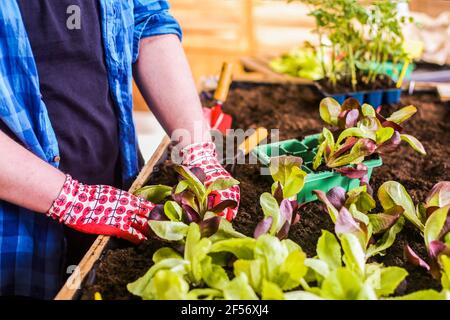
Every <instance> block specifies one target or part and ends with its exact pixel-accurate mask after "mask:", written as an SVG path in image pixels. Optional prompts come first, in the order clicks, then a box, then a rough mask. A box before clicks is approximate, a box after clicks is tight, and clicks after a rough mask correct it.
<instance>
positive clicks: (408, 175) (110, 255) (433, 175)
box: [83, 83, 450, 299]
mask: <svg viewBox="0 0 450 320" xmlns="http://www.w3.org/2000/svg"><path fill="white" fill-rule="evenodd" d="M320 98H321V97H320V95H319V94H318V92H317V90H316V89H315V88H314V87H309V86H297V85H283V86H282V85H250V84H245V83H244V84H241V83H238V84H235V85H234V86H233V89H232V90H231V92H230V96H229V99H228V102H227V103H226V104H225V106H224V109H225V111H226V112H228V113H230V114H231V115H232V116H233V118H234V125H235V126H236V127H240V128H250V127H253V128H255V127H258V126H265V127H266V128H268V129H273V128H279V129H280V138H281V139H286V138H294V137H303V136H305V135H308V134H313V133H317V132H319V131H320V129H321V128H322V126H323V123H322V121H321V120H320V118H319V113H318V102H319V101H320ZM408 104H414V105H416V106H417V107H418V109H419V111H418V114H417V115H416V116H415V117H413V119H411V120H410V121H409V122H408V123H407V124H406V126H405V127H406V128H405V130H406V131H405V132H408V133H410V134H412V135H414V136H416V137H417V138H418V139H420V140H421V141H422V143H423V144H424V146H425V148H426V149H427V152H428V154H427V156H420V155H419V154H417V153H415V152H414V151H413V150H412V149H411V148H409V147H408V146H406V145H403V144H402V146H401V147H400V148H399V150H398V152H397V153H395V154H391V155H389V156H384V157H383V162H384V165H383V166H381V167H379V168H376V169H374V172H373V175H372V180H371V184H372V186H373V187H374V190H377V189H378V187H379V186H380V185H381V184H382V183H383V182H385V181H388V180H396V181H399V182H401V183H402V184H403V185H404V186H405V187H406V189H407V190H408V191H409V193H410V194H411V196H412V198H413V200H414V201H415V202H418V201H423V200H424V199H425V197H426V194H427V192H428V191H429V190H430V189H431V187H432V186H433V185H434V184H435V183H436V182H438V181H442V180H450V170H449V166H450V164H449V161H448V160H447V159H448V158H449V155H450V134H449V132H450V116H449V109H448V108H444V105H443V104H442V103H440V102H439V100H438V98H437V96H436V94H434V93H417V94H415V95H414V96H405V97H403V98H402V101H401V104H400V105H399V106H404V105H408ZM399 106H385V107H384V109H383V112H382V113H383V114H387V113H391V112H392V111H393V110H395V109H397V108H398V107H399ZM170 166H171V163H170V161H165V162H164V163H162V164H160V165H159V166H158V167H157V168H156V170H155V172H154V174H153V177H152V179H151V183H163V184H174V183H175V181H176V179H175V175H174V173H173V171H172V170H171V169H170ZM235 178H236V179H238V180H239V181H240V182H241V185H240V186H241V195H242V200H241V205H240V212H239V215H238V216H237V217H236V219H235V220H234V222H233V225H234V227H235V228H236V229H237V230H238V231H240V232H242V233H244V234H246V235H249V236H250V235H252V233H253V230H254V228H255V226H256V224H257V222H258V221H259V220H260V219H261V217H262V212H261V209H260V208H259V203H258V201H259V196H260V194H261V193H263V192H266V191H269V190H270V185H271V181H270V178H267V177H265V176H261V175H260V167H259V165H238V166H237V167H236V172H235ZM322 229H326V230H329V231H332V230H333V224H332V222H331V219H330V218H329V216H328V214H327V213H324V211H323V210H322V208H321V205H319V204H318V203H309V204H307V205H305V206H304V207H303V209H302V216H301V220H300V222H299V223H298V224H297V225H295V226H293V227H292V229H291V232H290V234H289V238H290V239H292V240H293V241H295V242H297V243H298V244H300V245H301V247H302V248H303V250H304V251H305V252H306V253H307V255H308V256H310V257H311V256H314V255H315V246H316V243H317V239H318V238H319V237H320V234H321V230H322ZM406 243H409V244H410V245H411V246H412V248H413V249H414V250H416V252H418V253H419V254H421V255H422V256H423V257H426V252H425V248H424V245H423V239H422V238H421V236H420V234H419V233H418V232H417V231H416V230H415V229H414V227H413V226H412V225H410V224H409V223H407V224H406V225H405V228H404V229H403V231H402V232H401V233H400V234H399V236H398V239H397V241H396V242H395V244H394V245H393V246H392V247H391V248H390V249H388V251H387V254H386V255H385V256H384V257H377V258H376V260H377V261H378V262H383V263H384V264H385V265H388V266H392V265H396V266H401V267H404V268H406V269H407V270H408V272H409V276H408V277H407V279H406V281H405V282H404V283H403V284H402V285H401V286H400V288H399V290H398V292H397V293H398V294H405V293H409V292H412V291H416V290H420V289H427V288H435V289H440V284H439V281H436V280H434V279H433V278H432V277H431V276H430V275H429V274H428V273H427V272H425V271H424V270H422V269H419V268H417V267H413V266H411V265H409V264H408V263H407V262H406V261H405V259H404V257H403V247H404V245H405V244H406ZM161 245H162V244H161V243H159V242H155V241H148V242H147V243H144V244H142V245H141V246H139V247H125V248H123V249H116V250H111V251H108V252H107V254H106V255H105V257H104V258H103V260H102V261H101V262H100V264H99V266H98V267H97V269H96V278H95V281H94V283H93V284H90V285H88V286H87V288H86V289H85V290H84V292H83V298H87V299H91V298H92V296H93V293H94V292H95V291H99V292H101V293H102V295H103V297H104V299H131V298H133V296H132V295H131V294H130V293H128V291H127V289H126V284H127V283H129V282H131V281H134V280H136V279H137V278H138V277H140V276H142V275H143V274H144V273H145V272H146V271H147V270H148V268H149V267H150V266H151V264H152V261H151V256H152V254H153V252H154V251H155V250H156V249H157V248H158V247H160V246H161Z"/></svg>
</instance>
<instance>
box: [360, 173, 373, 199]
mask: <svg viewBox="0 0 450 320" xmlns="http://www.w3.org/2000/svg"><path fill="white" fill-rule="evenodd" d="M359 185H360V186H366V192H367V193H368V194H369V195H370V196H371V197H373V188H372V186H371V185H370V184H369V175H368V174H366V175H364V176H362V177H361V179H359Z"/></svg>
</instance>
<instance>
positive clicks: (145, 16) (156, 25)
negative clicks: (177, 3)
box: [133, 0, 182, 62]
mask: <svg viewBox="0 0 450 320" xmlns="http://www.w3.org/2000/svg"><path fill="white" fill-rule="evenodd" d="M169 9H170V5H169V2H168V1H167V0H134V35H133V62H136V60H137V57H138V54H139V41H140V40H141V39H142V38H145V37H151V36H157V35H163V34H175V35H177V36H178V38H179V39H180V41H181V39H182V32H181V28H180V25H179V24H178V22H177V20H175V18H174V17H173V16H172V15H171V14H170V13H169Z"/></svg>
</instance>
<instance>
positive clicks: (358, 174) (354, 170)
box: [334, 163, 369, 179]
mask: <svg viewBox="0 0 450 320" xmlns="http://www.w3.org/2000/svg"><path fill="white" fill-rule="evenodd" d="M368 170H369V169H368V168H367V166H366V165H365V164H363V163H358V164H357V165H356V167H343V168H336V169H334V171H336V172H339V173H340V174H341V175H343V176H345V177H348V178H350V179H361V178H362V177H364V176H365V175H367V172H368Z"/></svg>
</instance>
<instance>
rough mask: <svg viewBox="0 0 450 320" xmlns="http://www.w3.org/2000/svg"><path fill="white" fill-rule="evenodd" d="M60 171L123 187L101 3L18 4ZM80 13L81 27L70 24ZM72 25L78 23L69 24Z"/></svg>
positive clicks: (46, 0)
mask: <svg viewBox="0 0 450 320" xmlns="http://www.w3.org/2000/svg"><path fill="white" fill-rule="evenodd" d="M18 3H19V6H20V10H21V13H22V18H23V21H24V23H25V27H26V30H27V33H28V37H29V39H30V44H31V47H32V50H33V55H34V58H35V60H36V65H37V69H38V75H39V81H40V90H41V93H42V96H43V101H44V103H45V104H46V106H47V109H48V113H49V117H50V120H51V123H52V126H53V128H54V130H55V133H56V137H57V140H58V145H59V149H60V158H61V160H60V169H61V170H62V171H63V172H65V173H69V174H71V175H72V176H73V177H74V178H76V179H78V180H80V181H82V182H83V183H87V184H108V185H114V186H117V187H120V186H121V172H120V158H119V136H118V123H117V117H116V114H115V108H114V105H113V101H112V99H111V96H110V93H109V87H108V79H107V70H106V63H105V57H104V49H103V43H102V35H101V23H100V21H101V19H100V5H99V1H97V0H32V1H30V0H19V1H18ZM72 5H76V6H78V7H79V8H80V28H79V29H73V30H71V29H69V28H68V27H67V24H66V22H67V20H68V19H70V17H71V16H72V15H73V12H71V13H67V11H68V10H67V8H68V7H69V6H72ZM70 21H72V22H73V20H70Z"/></svg>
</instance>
